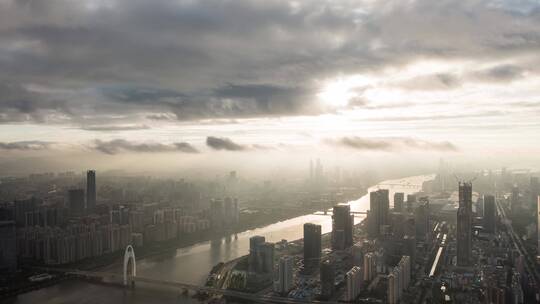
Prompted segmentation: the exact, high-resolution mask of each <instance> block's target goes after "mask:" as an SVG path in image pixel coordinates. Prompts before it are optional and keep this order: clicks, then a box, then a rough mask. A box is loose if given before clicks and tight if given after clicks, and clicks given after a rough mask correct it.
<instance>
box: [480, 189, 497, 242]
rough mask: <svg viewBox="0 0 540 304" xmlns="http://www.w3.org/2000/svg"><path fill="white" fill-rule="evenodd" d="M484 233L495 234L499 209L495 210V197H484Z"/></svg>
mask: <svg viewBox="0 0 540 304" xmlns="http://www.w3.org/2000/svg"><path fill="white" fill-rule="evenodd" d="M483 209H484V218H483V222H484V231H485V232H488V233H494V232H495V223H496V219H497V209H496V208H495V197H494V196H493V195H484V208H483Z"/></svg>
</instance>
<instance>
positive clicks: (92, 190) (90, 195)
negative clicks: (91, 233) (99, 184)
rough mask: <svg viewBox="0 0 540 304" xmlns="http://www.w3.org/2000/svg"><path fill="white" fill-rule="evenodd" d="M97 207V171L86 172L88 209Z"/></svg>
mask: <svg viewBox="0 0 540 304" xmlns="http://www.w3.org/2000/svg"><path fill="white" fill-rule="evenodd" d="M95 207H96V171H94V170H88V171H86V209H89V210H93V209H94V208H95Z"/></svg>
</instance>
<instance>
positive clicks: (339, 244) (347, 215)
mask: <svg viewBox="0 0 540 304" xmlns="http://www.w3.org/2000/svg"><path fill="white" fill-rule="evenodd" d="M352 226H353V222H352V218H351V206H349V205H336V206H334V209H333V215H332V249H333V250H343V249H345V248H348V247H351V246H352V241H353V237H352Z"/></svg>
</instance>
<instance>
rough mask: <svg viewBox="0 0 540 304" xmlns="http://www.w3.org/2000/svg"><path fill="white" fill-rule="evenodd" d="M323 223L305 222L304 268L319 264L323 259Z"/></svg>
mask: <svg viewBox="0 0 540 304" xmlns="http://www.w3.org/2000/svg"><path fill="white" fill-rule="evenodd" d="M321 249H322V248H321V225H315V224H312V223H305V224H304V269H306V270H307V269H312V268H315V267H317V265H319V262H320V259H321Z"/></svg>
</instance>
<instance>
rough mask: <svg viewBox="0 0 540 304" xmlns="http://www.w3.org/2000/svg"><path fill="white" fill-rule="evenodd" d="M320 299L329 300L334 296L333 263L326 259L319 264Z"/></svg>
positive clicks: (334, 278) (334, 270)
mask: <svg viewBox="0 0 540 304" xmlns="http://www.w3.org/2000/svg"><path fill="white" fill-rule="evenodd" d="M320 278H321V297H322V298H324V299H329V298H330V297H331V296H332V295H333V294H334V284H335V280H336V269H335V265H334V262H333V261H331V260H329V259H327V260H324V261H323V262H321V270H320Z"/></svg>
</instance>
